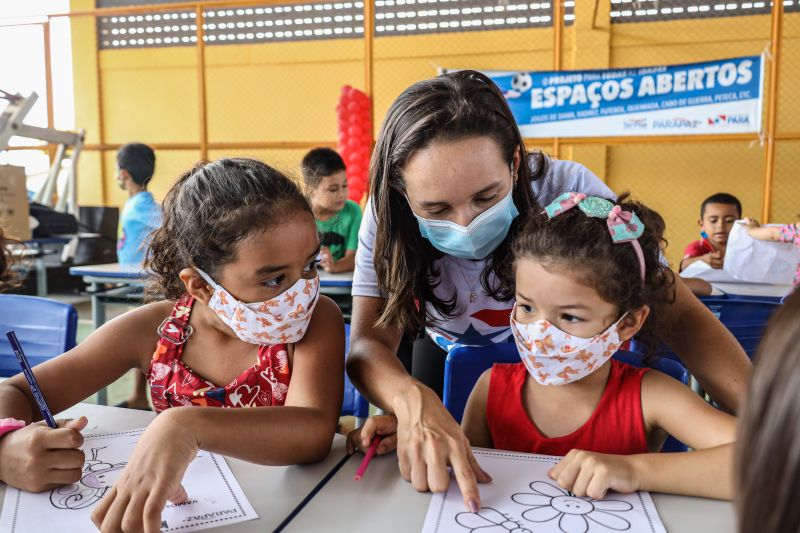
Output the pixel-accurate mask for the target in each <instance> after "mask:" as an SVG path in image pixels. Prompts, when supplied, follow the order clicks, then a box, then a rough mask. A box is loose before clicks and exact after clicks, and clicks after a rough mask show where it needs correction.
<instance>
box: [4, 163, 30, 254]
mask: <svg viewBox="0 0 800 533" xmlns="http://www.w3.org/2000/svg"><path fill="white" fill-rule="evenodd" d="M0 228H3V232H4V233H5V234H6V236H8V237H13V238H15V239H19V240H21V241H26V240H29V239H30V238H31V230H30V226H29V224H28V191H27V189H26V187H25V169H24V168H22V167H14V166H10V165H0Z"/></svg>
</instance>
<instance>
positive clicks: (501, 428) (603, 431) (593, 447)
mask: <svg viewBox="0 0 800 533" xmlns="http://www.w3.org/2000/svg"><path fill="white" fill-rule="evenodd" d="M648 370H649V369H647V368H636V367H633V366H631V365H628V364H625V363H621V362H619V361H617V360H615V359H612V360H611V371H610V372H609V376H608V382H607V383H606V389H605V391H604V392H603V395H602V396H601V397H600V401H599V402H598V404H597V406H596V407H595V409H594V412H593V413H592V415H591V416H590V417H589V420H587V421H586V422H585V423H584V424H583V425H582V426H581V427H579V428H578V429H577V430H575V431H573V432H572V433H570V434H569V435H564V436H562V437H553V438H548V437H545V436H544V435H542V433H541V432H540V431H539V429H538V428H537V427H536V426H535V425H534V423H533V421H532V420H531V419H530V418H529V417H528V414H527V413H526V412H525V407H524V406H523V403H522V391H523V385H524V384H525V379H526V378H527V377H528V371H527V369H526V368H525V365H523V364H522V363H515V364H495V365H494V366H493V367H492V375H491V378H490V380H489V397H488V399H487V405H486V419H487V423H488V426H489V432H490V434H491V436H492V443H493V444H494V447H495V448H497V449H500V450H510V451H515V452H527V453H541V454H545V455H559V456H563V455H566V454H567V453H568V452H569V451H570V450H572V449H579V450H586V451H590V452H597V453H609V454H618V455H632V454H636V453H647V452H648V451H649V450H648V448H647V434H646V431H645V427H644V416H643V415H642V376H644V374H645V372H647V371H648ZM533 408H534V409H535V408H536V407H535V406H534V407H533ZM566 409H569V407H568V406H566Z"/></svg>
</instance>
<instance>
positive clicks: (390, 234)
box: [369, 70, 548, 332]
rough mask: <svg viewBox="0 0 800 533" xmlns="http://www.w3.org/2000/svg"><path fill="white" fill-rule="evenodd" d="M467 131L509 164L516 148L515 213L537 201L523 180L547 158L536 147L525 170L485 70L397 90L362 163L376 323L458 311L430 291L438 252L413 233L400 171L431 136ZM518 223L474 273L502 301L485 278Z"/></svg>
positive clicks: (453, 136) (408, 322) (540, 170)
mask: <svg viewBox="0 0 800 533" xmlns="http://www.w3.org/2000/svg"><path fill="white" fill-rule="evenodd" d="M474 137H487V138H489V139H491V140H492V141H494V142H495V143H496V145H497V146H498V148H499V149H500V151H501V154H502V157H503V158H504V160H505V161H506V163H508V166H509V168H510V167H511V164H512V162H513V159H514V154H515V152H516V151H517V150H519V151H520V156H521V161H522V163H521V164H520V168H519V171H518V176H519V177H518V179H517V182H516V185H515V186H514V191H513V194H512V197H513V200H514V204H515V205H516V207H517V210H518V211H519V212H520V213H521V214H522V215H524V214H525V213H528V212H531V211H533V210H534V209H535V208H536V205H537V204H536V200H535V198H534V194H533V191H532V189H531V186H530V182H531V180H532V179H534V180H535V179H539V178H540V177H541V176H544V175H545V174H546V172H547V166H548V165H547V159H546V158H545V157H544V156H543V155H542V154H540V153H537V154H534V155H531V156H530V157H532V158H535V159H536V165H535V167H536V169H537V170H536V175H535V176H531V172H530V169H529V166H528V164H527V159H528V156H527V154H526V151H525V143H524V142H523V140H522V135H521V134H520V132H519V128H518V127H517V124H516V122H515V121H514V116H513V115H512V114H511V110H510V109H509V107H508V104H507V103H506V100H505V98H504V97H503V93H502V92H500V90H499V89H498V88H497V86H496V85H495V84H494V83H493V82H492V80H491V79H489V78H488V77H487V76H485V75H484V74H481V73H480V72H476V71H473V70H463V71H459V72H453V73H449V74H445V75H443V76H439V77H436V78H432V79H429V80H424V81H421V82H418V83H415V84H414V85H412V86H411V87H409V88H408V89H406V90H405V91H403V93H402V94H401V95H400V96H398V97H397V99H396V100H395V101H394V102H393V103H392V105H391V107H390V108H389V111H388V112H387V114H386V118H385V120H384V122H383V125H382V127H381V131H380V134H379V135H378V140H377V142H376V145H375V151H374V152H373V155H372V161H371V162H370V169H369V175H370V196H371V199H372V206H373V209H374V210H375V219H376V222H377V228H376V234H375V250H374V254H375V257H374V261H375V272H376V274H377V278H378V288H379V289H380V291H381V292H382V293H384V294H386V295H387V300H386V305H385V306H384V308H383V310H382V313H381V316H380V318H379V319H378V322H377V325H378V326H387V325H392V326H395V327H399V328H401V329H404V330H410V331H415V332H419V331H421V330H422V329H423V328H424V327H425V326H426V325H427V324H428V322H429V321H432V320H433V317H432V316H431V314H430V313H428V310H427V305H430V306H431V307H432V308H433V309H434V310H435V311H436V314H438V315H439V316H442V317H452V316H456V315H458V314H459V313H460V312H461V311H460V310H459V306H458V301H457V299H456V296H455V295H453V297H452V298H450V299H447V300H444V299H442V298H439V297H437V296H436V295H435V294H434V289H435V288H436V286H437V285H438V284H439V275H440V273H439V271H438V270H437V269H436V268H435V267H434V264H433V263H434V261H436V260H437V259H439V258H441V257H442V256H443V254H442V252H440V251H438V250H437V249H436V248H434V247H433V246H432V245H431V244H430V242H429V241H428V240H427V239H425V238H424V237H422V235H420V232H419V226H418V224H417V221H416V219H415V217H414V213H413V212H412V211H411V208H410V207H409V205H408V201H407V200H406V197H405V178H404V176H403V170H404V168H405V166H406V164H407V163H408V161H409V159H411V157H412V156H413V155H414V154H416V153H417V152H418V151H419V150H422V149H423V148H425V147H427V146H429V145H430V144H431V143H433V142H435V141H445V142H448V141H457V140H462V139H468V138H474ZM518 227H519V220H515V221H514V222H513V223H512V224H511V228H510V230H509V232H508V235H507V236H506V238H505V240H504V241H503V243H502V244H501V245H500V246H499V247H498V248H497V249H496V250H495V251H494V252H492V254H491V255H490V256H489V258H488V261H487V262H486V267H485V268H484V270H483V272H482V274H481V284H482V286H483V288H484V290H485V291H486V293H487V294H489V295H490V296H492V297H493V298H496V299H498V300H501V301H505V300H508V299H510V298H511V297H512V296H513V293H509V292H508V291H506V290H505V289H504V288H503V287H502V286H501V285H500V284H499V283H496V282H495V283H492V282H491V281H490V280H491V279H492V276H493V275H496V274H497V271H498V269H499V268H501V267H502V265H503V264H505V263H507V262H510V260H511V255H510V253H511V252H510V242H511V241H512V240H513V238H514V235H515V234H516V232H517V229H518Z"/></svg>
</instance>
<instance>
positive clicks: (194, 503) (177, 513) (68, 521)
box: [0, 429, 258, 533]
mask: <svg viewBox="0 0 800 533" xmlns="http://www.w3.org/2000/svg"><path fill="white" fill-rule="evenodd" d="M142 433H144V429H134V430H131V431H121V432H118V433H108V434H104V435H86V436H85V438H84V439H85V440H84V444H83V446H82V447H81V449H82V450H83V451H84V453H85V454H86V462H85V463H84V464H83V477H82V478H81V479H80V480H79V481H78V482H77V483H73V484H71V485H64V486H62V487H57V488H55V489H53V490H51V491H47V492H41V493H39V494H32V493H30V492H25V491H21V490H19V489H14V488H11V487H8V488H7V489H6V498H5V501H4V502H3V513H2V517H0V531H3V532H6V531H7V532H10V533H16V532H19V533H23V532H25V533H27V532H33V531H59V532H68V533H79V532H83V531H86V532H90V531H97V529H96V528H95V527H94V525H93V524H92V520H91V515H92V510H93V509H94V506H95V505H96V504H97V502H99V501H100V499H101V498H102V497H103V495H105V493H106V492H107V491H108V490H109V489H110V488H111V487H112V486H113V485H114V483H116V481H117V478H118V477H119V475H120V474H121V473H122V470H123V468H125V465H126V464H127V463H128V458H129V457H130V455H131V452H133V448H134V446H135V445H136V442H137V441H138V440H139V437H140V436H141V434H142ZM183 486H184V488H185V489H186V492H187V494H188V495H189V500H188V501H187V502H185V503H179V504H172V503H167V506H166V508H165V509H164V510H163V511H162V513H161V531H180V532H188V531H199V530H201V529H209V528H212V527H220V526H224V525H228V524H235V523H237V522H243V521H245V520H253V519H255V518H258V516H257V515H256V513H255V511H254V510H253V508H252V506H251V505H250V502H249V501H247V497H246V496H245V494H244V492H243V491H242V488H241V487H240V486H239V483H237V482H236V478H235V477H234V476H233V473H232V472H231V469H230V468H229V467H228V464H227V463H226V462H225V459H224V458H223V457H221V456H219V455H216V454H213V453H209V452H206V451H203V450H201V451H200V452H199V453H198V454H197V457H195V458H194V460H193V461H192V462H191V463H190V464H189V467H188V468H187V469H186V473H185V474H184V476H183Z"/></svg>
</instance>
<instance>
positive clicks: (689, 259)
mask: <svg viewBox="0 0 800 533" xmlns="http://www.w3.org/2000/svg"><path fill="white" fill-rule="evenodd" d="M740 218H742V204H741V202H739V200H738V199H737V198H736V197H735V196H733V195H732V194H728V193H725V192H720V193H717V194H713V195H711V196H709V197H708V198H706V199H705V200H704V201H703V204H702V205H701V206H700V220H698V221H697V223H698V224H699V226H700V233H701V235H702V238H701V239H700V240H699V241H695V242H693V243H691V244H689V246H687V247H686V249H685V250H684V251H683V260H681V264H680V270H681V271H682V270H683V269H684V268H686V267H687V266H689V265H691V264H692V263H694V262H695V261H703V262H704V263H708V264H709V265H711V268H717V269H720V268H722V264H723V262H724V261H725V247H726V246H727V245H728V235H729V234H730V232H731V229H732V228H733V223H734V222H735V221H737V220H739V219H740Z"/></svg>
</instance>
